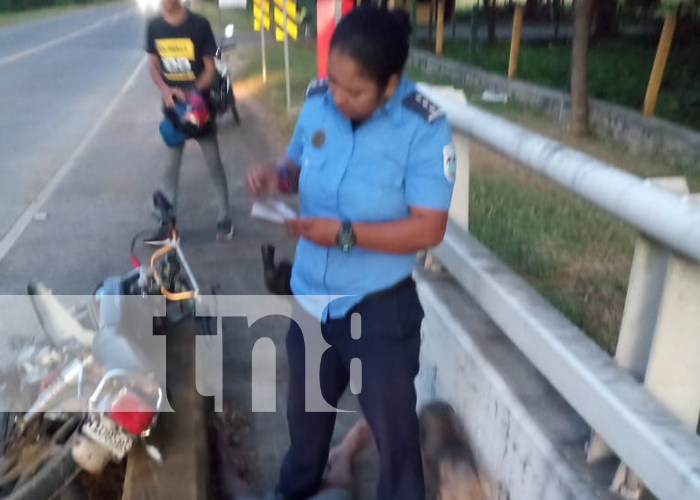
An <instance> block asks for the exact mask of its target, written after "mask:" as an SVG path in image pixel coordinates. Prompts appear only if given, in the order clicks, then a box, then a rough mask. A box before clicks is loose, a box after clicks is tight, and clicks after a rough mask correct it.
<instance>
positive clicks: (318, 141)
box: [311, 130, 326, 148]
mask: <svg viewBox="0 0 700 500" xmlns="http://www.w3.org/2000/svg"><path fill="white" fill-rule="evenodd" d="M325 142H326V133H325V132H324V131H323V130H317V131H316V132H314V135H312V136H311V144H312V145H313V147H315V148H320V147H323V145H324V144H325Z"/></svg>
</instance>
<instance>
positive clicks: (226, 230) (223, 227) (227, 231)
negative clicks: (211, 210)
mask: <svg viewBox="0 0 700 500" xmlns="http://www.w3.org/2000/svg"><path fill="white" fill-rule="evenodd" d="M231 238H233V224H232V223H231V220H230V219H226V220H222V221H220V222H217V223H216V241H228V240H230V239H231Z"/></svg>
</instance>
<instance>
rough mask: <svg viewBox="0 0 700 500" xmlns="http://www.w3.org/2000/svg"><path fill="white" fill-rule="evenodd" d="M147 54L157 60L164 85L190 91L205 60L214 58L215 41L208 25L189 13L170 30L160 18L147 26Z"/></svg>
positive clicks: (170, 27) (197, 16) (201, 18)
mask: <svg viewBox="0 0 700 500" xmlns="http://www.w3.org/2000/svg"><path fill="white" fill-rule="evenodd" d="M146 51H147V52H148V53H149V54H154V55H157V56H158V57H160V71H161V74H162V75H163V79H164V80H165V83H167V84H168V85H170V86H173V87H185V88H186V87H191V86H192V85H194V82H195V80H197V78H198V77H199V75H200V74H201V73H202V71H203V70H204V62H203V60H202V58H203V57H205V56H212V57H213V56H214V54H216V40H214V33H212V31H211V25H210V24H209V21H208V20H206V19H205V18H204V17H202V16H199V15H197V14H193V13H191V12H188V13H187V19H185V22H184V23H182V24H181V25H180V26H171V25H170V24H168V23H167V22H165V19H163V17H162V16H161V17H157V18H155V19H153V20H151V21H150V22H149V23H148V29H147V30H146Z"/></svg>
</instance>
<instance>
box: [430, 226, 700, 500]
mask: <svg viewBox="0 0 700 500" xmlns="http://www.w3.org/2000/svg"><path fill="white" fill-rule="evenodd" d="M435 256H436V257H437V258H438V260H439V261H440V262H441V263H442V264H443V265H444V266H445V268H446V269H447V270H448V271H449V273H450V274H451V275H452V276H453V277H454V279H455V280H457V281H458V282H459V283H460V284H461V285H462V286H463V287H464V288H465V289H466V290H467V291H468V292H470V294H471V295H472V298H473V299H474V300H475V301H476V302H477V303H478V304H479V306H480V307H482V308H483V309H484V310H485V311H486V313H487V314H488V315H489V316H490V317H491V319H492V321H493V322H494V323H495V324H496V325H498V327H499V328H500V329H501V330H502V331H503V332H504V333H505V334H506V335H507V336H508V337H509V338H510V339H511V341H512V342H513V343H514V344H515V345H516V346H517V347H518V348H519V349H520V350H521V352H523V354H525V356H526V357H527V358H528V359H529V360H530V362H531V363H532V364H533V365H534V366H535V367H536V368H537V369H538V370H539V371H540V373H542V375H543V376H544V377H545V378H546V379H547V380H548V381H549V382H550V383H551V384H552V385H553V386H554V387H555V388H556V389H557V391H558V392H559V393H560V394H561V395H562V397H563V398H564V399H566V400H567V401H568V403H569V404H570V405H571V406H572V407H573V408H574V409H575V410H576V412H577V413H578V414H579V415H581V417H582V418H583V419H584V420H586V422H588V424H589V425H590V426H591V427H592V428H593V429H595V430H596V432H598V433H599V434H600V435H601V436H602V437H603V438H604V439H605V441H606V442H607V443H608V444H609V445H610V446H611V447H612V449H613V450H614V451H615V452H616V453H617V454H618V456H619V457H620V458H621V459H622V460H623V461H624V462H625V463H626V464H628V465H629V466H630V467H631V468H632V470H634V471H635V472H636V473H637V474H638V475H639V476H640V477H641V478H642V480H643V481H644V482H645V484H646V485H647V486H648V487H649V489H650V490H651V491H652V492H653V493H654V494H655V495H656V496H657V497H658V498H661V499H668V500H697V499H698V498H700V439H698V438H697V437H696V436H694V435H693V434H692V433H691V432H690V431H689V430H688V429H687V428H686V427H685V426H684V425H683V424H682V422H681V421H680V420H679V419H678V418H677V417H676V416H675V415H673V414H672V413H671V412H670V411H669V410H667V409H666V408H665V407H664V406H663V405H662V404H660V403H659V402H658V401H657V400H656V399H654V397H652V396H651V395H650V394H649V393H648V392H647V391H646V390H645V389H644V388H643V387H642V385H641V384H639V382H637V381H636V380H635V379H634V378H633V377H632V376H631V375H629V374H628V373H626V372H625V371H624V370H622V369H621V368H619V367H618V366H617V365H616V364H615V361H614V360H613V359H612V358H611V357H610V356H608V354H607V353H606V352H605V351H603V350H602V349H601V348H600V347H598V346H597V345H596V344H595V343H593V342H592V341H591V340H590V339H589V338H588V337H587V336H586V335H584V333H583V332H582V331H581V330H579V329H578V328H577V327H576V326H574V325H573V324H572V323H571V322H570V321H569V320H568V319H566V318H565V317H564V316H563V315H562V314H561V313H560V312H559V311H557V310H556V309H555V308H554V307H553V306H552V305H550V304H549V303H548V302H547V301H546V300H545V299H543V298H542V297H541V296H539V294H538V293H537V292H535V291H534V290H533V289H532V288H531V287H530V286H529V285H528V284H527V283H525V281H523V280H522V279H521V278H519V277H518V276H517V275H516V274H515V273H514V272H513V271H511V270H510V269H509V268H508V267H507V266H506V265H505V264H502V263H499V262H496V261H495V259H494V258H493V256H492V254H491V253H490V252H489V251H488V250H487V249H486V248H485V247H484V246H483V245H481V244H480V243H479V242H478V241H476V240H475V239H474V238H473V237H471V236H469V235H468V234H466V233H465V232H464V231H463V230H462V229H461V228H459V227H457V226H456V225H455V224H453V223H450V224H449V225H448V231H447V235H446V237H445V240H444V241H443V243H442V244H441V245H440V246H439V247H437V248H436V249H435ZM581 451H582V453H583V450H581Z"/></svg>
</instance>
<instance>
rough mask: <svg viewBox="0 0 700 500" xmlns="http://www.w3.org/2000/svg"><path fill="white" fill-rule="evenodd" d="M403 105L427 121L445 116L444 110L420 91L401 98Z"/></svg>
mask: <svg viewBox="0 0 700 500" xmlns="http://www.w3.org/2000/svg"><path fill="white" fill-rule="evenodd" d="M403 107H404V108H406V109H410V110H411V111H413V112H414V113H417V114H418V115H419V116H420V117H421V118H423V119H424V120H425V121H427V122H428V123H432V122H434V121H435V120H437V119H438V118H440V117H442V116H445V112H444V111H443V110H442V109H440V108H439V107H438V105H437V104H435V103H433V102H432V101H431V100H430V99H428V98H427V97H425V96H424V95H423V94H421V93H420V92H413V93H412V94H409V95H408V96H406V97H405V98H404V100H403Z"/></svg>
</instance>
